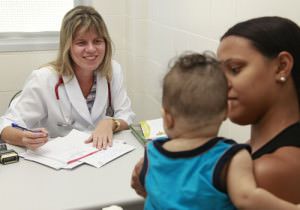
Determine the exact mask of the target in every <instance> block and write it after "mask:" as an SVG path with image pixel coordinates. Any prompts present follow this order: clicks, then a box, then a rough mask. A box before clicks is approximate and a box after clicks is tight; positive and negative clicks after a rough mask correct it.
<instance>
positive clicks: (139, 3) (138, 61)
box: [0, 0, 300, 141]
mask: <svg viewBox="0 0 300 210" xmlns="http://www.w3.org/2000/svg"><path fill="white" fill-rule="evenodd" d="M93 6H94V7H95V8H96V9H97V10H98V11H99V12H100V13H101V14H102V16H103V17H104V19H105V21H106V23H107V26H108V28H109V31H110V34H111V36H112V39H113V41H114V44H115V54H114V58H115V59H116V60H118V61H119V62H120V63H121V64H122V66H123V68H124V72H125V76H126V79H127V82H126V85H127V88H128V93H129V95H130V97H131V99H132V103H133V109H134V110H135V112H136V113H137V116H138V117H137V121H139V120H141V119H151V118H156V117H159V116H160V100H161V80H162V77H163V75H164V74H165V72H166V70H167V65H168V61H169V60H170V59H171V58H173V57H174V56H176V55H178V54H180V53H182V52H183V51H186V50H194V51H199V52H202V51H204V50H212V51H215V50H216V49H217V46H218V39H219V37H220V36H221V35H222V33H224V32H225V30H226V29H227V28H228V27H229V26H231V25H233V24H234V23H236V22H239V21H241V20H245V19H248V18H251V17H257V16H262V15H279V16H284V17H288V18H291V19H292V20H294V21H295V22H297V23H300V13H299V11H298V10H299V8H300V1H297V0H286V1H281V0H265V1H260V0H251V1H250V0H222V1H219V0H185V1H183V0H97V1H94V3H93ZM55 55H56V52H55V51H40V52H15V53H0V69H1V83H0V100H1V103H0V113H3V112H4V111H5V109H6V107H7V104H8V101H9V99H10V97H11V96H12V95H13V93H14V92H15V91H16V90H18V89H21V87H22V85H23V83H24V79H25V78H26V77H27V76H28V74H29V73H30V72H31V71H32V70H33V69H35V68H37V67H38V66H39V65H41V64H43V63H46V62H48V61H50V60H52V59H53V58H54V57H55ZM221 135H225V136H229V137H232V138H235V139H240V140H241V141H244V140H246V139H248V137H249V128H248V127H240V126H236V125H233V124H232V123H230V122H228V121H226V123H224V125H223V127H222V129H221Z"/></svg>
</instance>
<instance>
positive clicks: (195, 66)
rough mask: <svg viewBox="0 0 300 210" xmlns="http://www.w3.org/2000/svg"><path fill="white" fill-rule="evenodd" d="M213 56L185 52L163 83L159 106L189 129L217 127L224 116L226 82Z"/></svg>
mask: <svg viewBox="0 0 300 210" xmlns="http://www.w3.org/2000/svg"><path fill="white" fill-rule="evenodd" d="M212 55H213V54H212V53H204V54H199V53H185V54H183V55H181V56H180V57H179V58H177V59H176V60H175V62H174V63H173V64H172V65H171V68H170V71H169V72H168V73H167V74H166V76H165V77H164V80H163V96H162V106H163V109H164V111H165V113H168V114H170V115H171V116H172V117H173V118H174V119H175V121H180V122H182V124H185V125H188V126H189V127H193V126H195V128H205V127H206V126H212V125H213V126H217V128H219V126H220V125H221V123H222V121H223V120H224V119H225V117H226V111H227V80H226V77H225V75H224V73H223V71H222V69H221V65H220V63H219V62H218V61H217V60H216V59H215V58H214V57H213V56H212Z"/></svg>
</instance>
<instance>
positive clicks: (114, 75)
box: [0, 6, 135, 149]
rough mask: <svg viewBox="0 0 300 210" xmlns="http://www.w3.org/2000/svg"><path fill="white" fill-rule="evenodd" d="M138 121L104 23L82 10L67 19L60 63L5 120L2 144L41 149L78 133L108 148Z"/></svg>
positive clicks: (39, 74)
mask: <svg viewBox="0 0 300 210" xmlns="http://www.w3.org/2000/svg"><path fill="white" fill-rule="evenodd" d="M134 116H135V115H134V113H133V112H132V110H131V102H130V99H129V98H128V96H127V93H126V90H125V88H124V86H123V75H122V70H121V67H120V65H119V64H118V63H117V62H115V61H113V60H112V43H111V39H110V36H109V34H108V30H107V28H106V25H105V23H104V21H103V19H102V17H101V16H100V14H99V13H98V12H97V11H96V10H95V9H93V8H92V7H87V6H77V7H75V8H73V9H72V10H70V11H69V12H68V13H67V14H66V15H65V17H64V19H63V22H62V26H61V31H60V45H59V52H58V56H57V59H56V60H55V61H53V62H51V63H50V64H48V65H46V66H44V67H42V68H40V69H38V70H34V71H33V72H32V73H31V75H30V76H29V78H28V79H27V82H26V84H25V86H24V88H23V91H22V93H21V95H20V96H19V97H18V98H17V99H16V100H15V101H14V103H13V104H12V105H11V106H10V108H9V109H8V111H7V112H6V114H5V115H4V116H2V120H1V124H0V132H1V139H2V140H4V141H5V142H7V143H9V144H14V145H19V146H24V147H27V148H29V149H35V148H38V147H40V146H42V145H43V144H45V143H46V142H47V140H48V137H51V138H54V137H58V136H64V135H66V134H67V133H68V132H70V130H71V129H73V128H74V129H78V130H81V131H91V133H92V134H91V136H90V138H89V139H87V140H86V143H89V142H92V143H93V146H95V147H97V148H99V149H100V148H106V147H107V145H111V144H112V135H113V133H114V132H116V131H120V130H123V129H127V128H128V125H129V124H130V123H132V121H133V118H134ZM12 122H15V123H18V124H19V125H21V126H23V127H25V128H27V129H25V130H24V129H23V130H21V129H17V128H14V127H12V126H11V124H12Z"/></svg>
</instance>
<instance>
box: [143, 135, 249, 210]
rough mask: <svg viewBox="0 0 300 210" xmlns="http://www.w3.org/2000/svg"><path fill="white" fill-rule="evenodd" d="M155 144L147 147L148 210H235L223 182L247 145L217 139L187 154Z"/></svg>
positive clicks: (157, 142)
mask: <svg viewBox="0 0 300 210" xmlns="http://www.w3.org/2000/svg"><path fill="white" fill-rule="evenodd" d="M165 142H166V141H153V142H151V143H149V144H148V145H147V148H146V151H145V161H144V165H143V168H142V173H141V176H140V179H141V182H142V183H143V184H144V187H145V189H146V191H147V198H146V201H145V206H144V209H145V210H152V209H155V210H160V209H162V210H171V209H172V210H202V209H203V210H231V209H235V207H234V206H233V204H232V203H231V201H230V198H229V196H228V195H227V194H226V190H223V189H222V183H221V181H220V175H221V171H222V169H223V167H224V165H225V164H226V163H227V162H228V160H230V159H231V158H232V157H233V156H234V155H235V154H236V152H238V151H240V150H241V149H245V148H247V149H249V148H250V147H249V146H248V145H245V144H236V143H235V142H234V141H232V140H228V139H224V138H214V139H211V140H210V141H208V142H207V143H205V144H204V145H202V146H200V147H198V148H196V149H193V150H190V151H183V152H170V151H167V150H165V149H164V148H163V147H162V145H163V144H164V143H165Z"/></svg>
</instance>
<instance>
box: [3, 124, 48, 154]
mask: <svg viewBox="0 0 300 210" xmlns="http://www.w3.org/2000/svg"><path fill="white" fill-rule="evenodd" d="M36 130H38V131H40V132H30V131H22V130H19V129H16V128H13V127H10V126H8V127H5V128H4V129H3V130H2V133H1V139H2V140H4V141H5V142H6V143H8V144H12V145H17V146H22V147H26V148H28V149H36V148H38V147H40V146H42V145H44V144H45V143H46V142H47V141H48V132H47V130H46V129H44V128H40V129H36Z"/></svg>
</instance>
